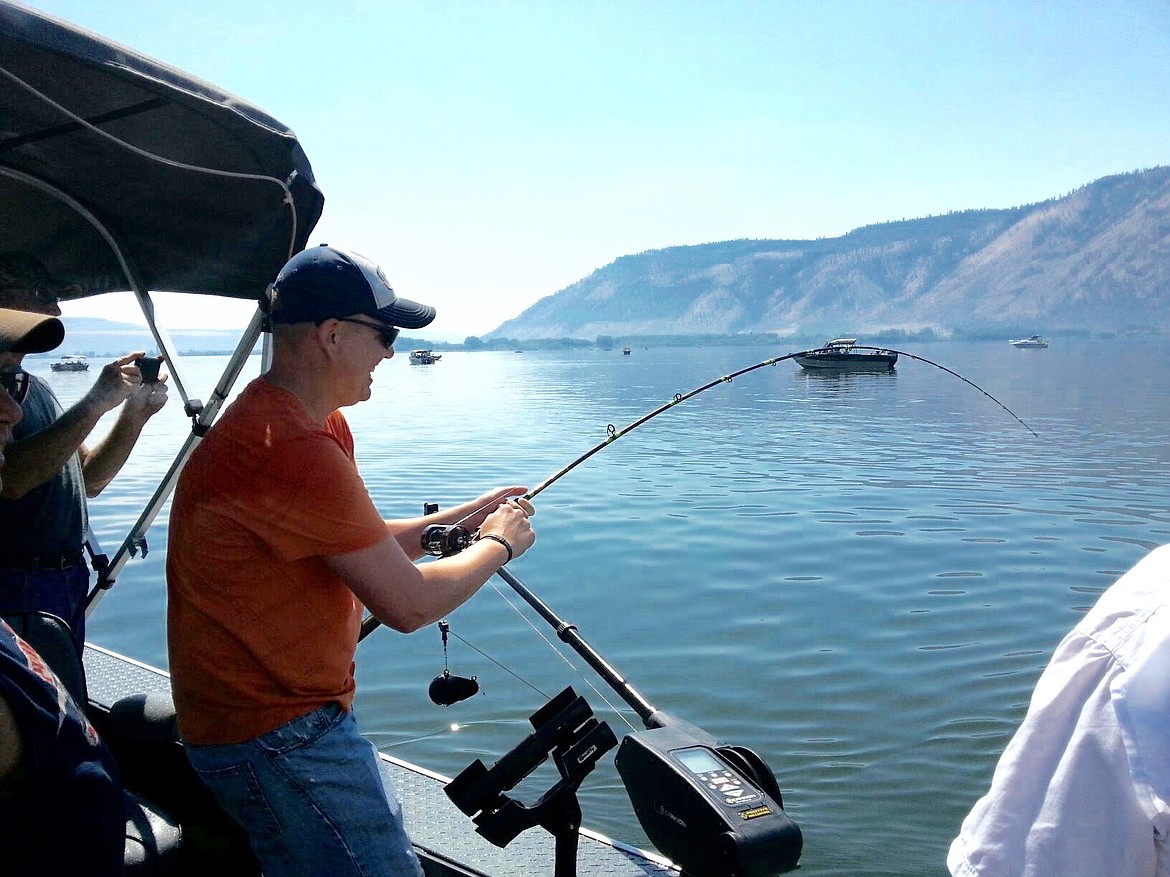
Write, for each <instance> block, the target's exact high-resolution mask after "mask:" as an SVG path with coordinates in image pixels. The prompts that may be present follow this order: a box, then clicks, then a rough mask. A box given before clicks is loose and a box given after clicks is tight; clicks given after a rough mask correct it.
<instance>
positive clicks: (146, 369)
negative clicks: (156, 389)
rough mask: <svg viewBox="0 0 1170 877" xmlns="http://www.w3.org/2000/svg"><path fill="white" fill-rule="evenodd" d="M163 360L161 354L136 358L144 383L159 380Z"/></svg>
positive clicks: (135, 362)
mask: <svg viewBox="0 0 1170 877" xmlns="http://www.w3.org/2000/svg"><path fill="white" fill-rule="evenodd" d="M162 361H163V358H162V357H161V356H139V357H137V358H136V359H135V360H134V364H135V365H136V366H138V370H139V371H140V372H142V383H144V384H154V383H157V382H158V370H159V366H161V365H162Z"/></svg>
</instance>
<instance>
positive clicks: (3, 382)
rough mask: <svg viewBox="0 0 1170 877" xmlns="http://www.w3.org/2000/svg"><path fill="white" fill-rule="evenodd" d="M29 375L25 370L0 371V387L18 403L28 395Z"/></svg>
mask: <svg viewBox="0 0 1170 877" xmlns="http://www.w3.org/2000/svg"><path fill="white" fill-rule="evenodd" d="M28 385H29V377H28V372H26V371H10V372H0V387H3V388H4V391H5V392H6V393H7V394H8V395H9V396H11V397H12V401H13V402H15V403H16V404H17V405H19V404H20V403H21V402H23V401H24V397H25V396H27V395H28Z"/></svg>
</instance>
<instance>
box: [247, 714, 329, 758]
mask: <svg viewBox="0 0 1170 877" xmlns="http://www.w3.org/2000/svg"><path fill="white" fill-rule="evenodd" d="M347 715H349V712H348V711H347V710H346V709H345V707H343V706H342V705H341V704H339V703H336V702H333V703H327V704H325V706H323V707H318V708H317V709H315V710H313V711H312V712H311V713H307V714H306V715H303V716H301V717H300V718H296V719H293V720H292V721H291V722H288V723H287V724H284V725H281V726H280V727H279V728H275V729H273V730H271V731H269V732H268V733H267V734H262V735H260V736H259V737H257V738H256V741H255V742H256V745H257V746H258V747H259V748H260V750H261V751H262V752H265V753H267V754H268V755H274V756H280V755H286V754H288V753H290V752H295V751H296V750H298V749H301V748H303V747H305V746H308V745H309V744H311V743H315V742H316V741H318V740H320V739H321V738H322V737H324V736H325V735H326V734H328V733H329V732H330V731H332V730H333V729H334V728H336V727H337V726H338V725H339V724H341V722H342V721H344V719H345V717H346V716H347Z"/></svg>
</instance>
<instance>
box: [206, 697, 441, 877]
mask: <svg viewBox="0 0 1170 877" xmlns="http://www.w3.org/2000/svg"><path fill="white" fill-rule="evenodd" d="M186 751H187V758H188V759H189V760H190V762H191V765H192V767H194V768H195V772H196V773H198V774H199V776H200V778H201V779H202V780H203V782H204V783H206V784H207V785H208V787H209V788H210V789H211V790H212V792H213V793H214V794H215V796H216V798H217V799H218V800H219V803H220V804H221V805H222V806H223V808H224V810H226V811H227V812H228V815H230V816H231V817H232V818H233V819H234V820H235V821H236V822H238V823H239V824H240V825H241V826H242V827H243V828H244V830H245V831H246V832H247V833H248V838H249V840H250V841H251V844H252V851H253V852H254V853H255V854H256V858H257V859H259V861H260V867H261V870H263V872H264V875H265V877H294V875H295V877H300V875H304V877H324V875H329V877H349V875H354V877H375V875H376V877H405V875H409V877H422V868H421V867H420V865H419V862H418V857H417V856H416V855H415V853H414V850H413V849H412V848H411V845H410V838H409V837H407V835H406V829H405V828H404V827H403V825H402V805H401V804H400V803H399V802H398V795H397V793H396V792H395V790H394V787H393V785H392V783H391V780H390V778H389V776H387V775H385V774H383V772H382V770H381V759H380V758H378V752H377V750H376V749H375V748H374V746H373V744H372V743H370V742H369V741H368V740H366V739H365V738H363V737H362V736H361V735H360V734H359V733H358V730H357V722H356V721H355V720H354V717H353V714H352V713H351V712H349V711H348V710H346V709H344V708H343V707H341V706H340V705H339V704H336V703H334V704H329V705H328V706H323V707H321V708H320V709H317V710H314V711H313V712H311V713H309V714H308V715H305V716H301V717H300V718H299V719H294V720H293V721H291V722H289V723H288V724H286V725H282V726H281V727H279V728H277V729H276V730H274V731H269V732H268V733H267V734H262V735H261V736H259V737H257V738H255V739H254V740H249V741H247V742H245V743H236V744H231V745H227V746H191V745H188V746H187V747H186Z"/></svg>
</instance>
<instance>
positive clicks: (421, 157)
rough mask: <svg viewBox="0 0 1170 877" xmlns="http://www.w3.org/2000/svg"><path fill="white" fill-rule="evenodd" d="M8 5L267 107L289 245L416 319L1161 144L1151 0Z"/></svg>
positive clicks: (1127, 160) (922, 206)
mask: <svg viewBox="0 0 1170 877" xmlns="http://www.w3.org/2000/svg"><path fill="white" fill-rule="evenodd" d="M33 5H35V6H36V7H38V8H40V9H42V10H44V11H46V12H49V13H51V14H54V15H58V16H60V17H62V18H66V19H68V20H70V21H73V22H75V23H77V24H79V25H81V26H83V27H87V28H89V29H91V30H95V31H97V32H99V33H101V34H104V35H105V36H107V37H110V38H112V39H115V40H118V41H120V42H122V43H125V44H127V45H129V46H131V47H133V48H135V49H137V50H139V51H142V52H144V53H146V54H148V55H152V56H154V57H156V58H159V59H161V60H163V61H165V62H167V63H169V64H172V65H174V66H177V67H179V68H181V69H183V70H186V71H188V72H190V73H194V74H196V75H198V76H201V77H203V78H205V79H208V80H210V81H212V82H214V83H215V84H216V85H219V86H220V87H222V88H225V89H227V90H228V91H232V92H234V93H236V94H238V95H240V96H241V97H244V98H246V99H248V100H249V101H252V102H253V103H256V104H258V105H260V106H261V107H263V108H264V109H266V110H267V111H269V112H270V113H271V114H272V115H274V116H276V117H277V118H279V119H280V120H281V121H283V122H284V123H286V124H287V125H289V126H290V127H291V128H293V129H294V130H295V131H296V132H297V134H298V135H299V137H300V139H301V142H302V143H303V144H304V147H305V150H306V152H307V153H308V155H309V158H310V160H311V161H312V164H313V168H314V171H315V172H316V175H317V179H318V181H319V183H320V185H321V187H322V189H323V190H324V192H325V196H326V203H325V214H324V217H323V218H322V221H321V223H320V225H319V226H318V228H317V231H316V232H315V233H314V235H313V241H315V242H320V241H327V242H329V243H332V244H337V245H341V246H346V247H349V248H352V249H355V250H357V251H359V252H363V253H365V254H366V255H368V256H371V257H372V258H374V259H375V260H376V261H378V262H379V263H380V264H381V265H382V266H383V268H384V269H385V270H386V272H387V274H388V275H389V277H390V278H391V282H392V283H393V285H394V286H395V288H396V289H397V290H398V292H399V293H400V294H402V295H405V296H407V297H411V298H417V299H420V300H422V301H425V302H428V303H431V304H434V305H436V306H437V307H438V309H439V319H438V321H437V322H436V324H435V326H434V329H435V333H434V335H435V337H439V336H444V335H449V336H451V337H456V338H460V339H461V338H462V337H463V336H465V335H470V334H477V335H478V334H484V333H486V332H488V331H490V330H491V329H493V328H495V327H496V326H497V325H498V324H499V323H501V322H502V321H503V320H505V319H507V318H510V317H513V316H515V315H516V314H518V313H519V312H520V311H521V310H523V309H524V308H525V307H527V306H528V305H530V304H532V303H533V302H535V301H536V300H537V299H539V298H541V297H543V296H545V295H550V294H552V293H553V292H556V291H557V290H559V289H562V288H563V287H565V286H567V285H568V284H570V283H573V282H574V281H576V280H579V279H580V278H582V277H584V276H585V275H587V274H589V272H591V271H592V270H593V269H595V268H598V267H600V266H602V265H605V264H607V263H609V262H611V261H612V260H613V259H615V258H617V257H618V256H621V255H624V254H628V253H636V252H640V251H642V250H647V249H653V248H657V247H665V246H671V245H676V244H698V243H705V242H708V241H718V240H727V239H732V238H790V239H792V238H815V237H818V236H828V237H833V236H837V235H841V234H844V233H845V232H847V231H849V230H850V229H853V228H856V227H858V226H861V225H865V224H868V223H873V222H881V221H885V220H890V219H900V218H909V217H918V216H926V215H930V214H938V213H945V212H948V211H951V210H962V209H968V208H980V207H1010V206H1014V205H1018V204H1025V203H1031V202H1035V201H1042V200H1044V199H1047V198H1050V197H1054V196H1059V195H1063V194H1065V193H1067V192H1069V191H1070V190H1072V189H1075V188H1077V187H1078V186H1081V185H1083V184H1085V183H1088V182H1090V181H1092V180H1094V179H1097V178H1099V177H1102V176H1106V175H1109V174H1114V173H1120V172H1125V171H1131V170H1135V169H1138V168H1144V167H1152V166H1154V165H1159V164H1168V163H1170V112H1168V110H1170V99H1168V98H1167V83H1170V3H1167V2H1166V0H1148V2H1143V0H1132V2H1126V0H1115V2H1104V3H1103V2H1100V0H1096V2H1056V0H1053V2H1044V0H1035V2H1029V0H1003V2H1001V0H985V2H958V0H954V2H943V0H938V2H897V0H873V2H828V0H826V2H807V0H801V2H743V0H709V2H682V0H679V2H634V0H626V2H589V0H560V2H557V0H546V2H494V0H479V2H444V0H426V2H390V0H317V2H311V3H310V2H303V0H280V2H268V0H231V2H227V0H150V2H147V0H41V2H36V3H34V4H33ZM102 298H108V297H102ZM99 302H100V299H99ZM90 308H92V305H90V304H77V305H72V306H70V308H69V310H68V311H67V315H68V314H81V313H93V311H92V310H89V309H90ZM106 311H107V315H108V311H109V308H108V307H107V309H106ZM127 315H128V314H127ZM245 316H246V315H245V314H243V312H230V313H224V314H220V315H211V316H209V315H208V314H206V312H204V313H203V314H200V315H198V316H196V315H189V316H187V317H185V318H181V319H183V322H185V323H186V324H187V325H188V326H200V325H211V326H217V327H218V326H220V325H222V324H224V323H227V324H231V325H234V324H239V323H241V322H242V321H243V319H244V318H245Z"/></svg>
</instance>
